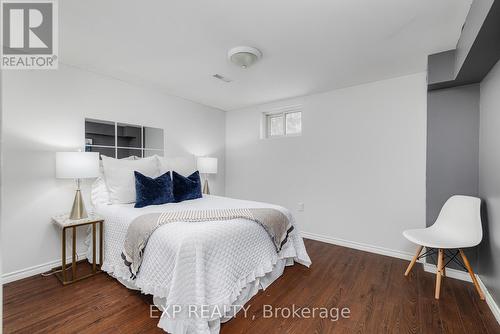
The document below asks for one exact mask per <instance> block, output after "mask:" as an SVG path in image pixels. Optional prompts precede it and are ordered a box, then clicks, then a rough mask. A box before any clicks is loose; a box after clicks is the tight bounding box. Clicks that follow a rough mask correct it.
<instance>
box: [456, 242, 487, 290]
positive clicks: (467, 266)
mask: <svg viewBox="0 0 500 334" xmlns="http://www.w3.org/2000/svg"><path fill="white" fill-rule="evenodd" d="M459 251H460V255H461V256H462V260H463V261H464V264H465V267H466V268H467V271H468V272H469V275H470V278H471V279H472V283H474V286H475V287H476V290H477V293H478V294H479V298H481V300H484V293H483V290H481V287H480V286H479V283H478V282H477V279H476V275H474V270H472V267H471V265H470V263H469V260H468V259H467V256H465V253H464V251H463V250H461V249H459Z"/></svg>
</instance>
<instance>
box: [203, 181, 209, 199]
mask: <svg viewBox="0 0 500 334" xmlns="http://www.w3.org/2000/svg"><path fill="white" fill-rule="evenodd" d="M203 193H204V194H205V195H210V188H209V187H208V180H207V179H205V182H204V183H203Z"/></svg>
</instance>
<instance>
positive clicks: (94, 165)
mask: <svg viewBox="0 0 500 334" xmlns="http://www.w3.org/2000/svg"><path fill="white" fill-rule="evenodd" d="M97 176H99V153H98V152H57V153H56V177H57V178H58V179H75V180H76V194H75V200H74V201H73V207H72V208H71V213H70V215H69V219H72V220H77V219H84V218H87V217H88V216H87V211H86V210H85V204H84V203H83V198H82V194H81V191H80V180H81V179H88V178H94V177H97Z"/></svg>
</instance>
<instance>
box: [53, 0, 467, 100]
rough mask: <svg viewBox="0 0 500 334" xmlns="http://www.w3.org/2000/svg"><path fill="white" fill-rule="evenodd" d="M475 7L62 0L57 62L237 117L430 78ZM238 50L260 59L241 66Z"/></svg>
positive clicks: (337, 0) (384, 1) (336, 0)
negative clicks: (310, 97)
mask: <svg viewBox="0 0 500 334" xmlns="http://www.w3.org/2000/svg"><path fill="white" fill-rule="evenodd" d="M471 2H472V0H376V1H375V0H324V1H322V0H301V1H299V0H253V1H248V0H247V1H241V0H225V1H224V0H208V1H207V0H177V1H173V0H156V1H153V0H147V1H146V0H141V1H124V0H105V1H103V0H85V1H82V0H64V1H59V10H60V19H59V30H60V36H61V37H60V38H61V39H60V42H59V46H60V55H61V56H60V60H61V62H63V63H65V64H69V65H74V66H78V67H80V68H84V69H88V70H92V71H95V72H99V73H103V74H106V75H110V76H113V77H116V78H119V79H122V80H126V81H131V82H134V83H138V84H141V85H147V86H151V87H155V88H158V89H161V90H162V91H164V92H167V93H170V94H173V95H177V96H180V97H183V98H186V99H189V100H193V101H196V102H199V103H202V104H206V105H210V106H213V107H217V108H220V109H223V110H234V109H238V108H242V107H246V106H250V105H255V104H261V103H265V102H269V101H274V100H279V99H284V98H289V97H294V96H300V95H307V94H311V93H316V92H323V91H328V90H331V89H334V88H340V87H346V86H351V85H356V84H360V83H365V82H369V81H375V80H380V79H385V78H390V77H395V76H400V75H404V74H410V73H415V72H419V71H424V70H425V68H426V56H427V55H428V54H432V53H436V52H440V51H445V50H449V49H452V48H454V47H455V45H456V43H457V40H458V37H459V35H460V30H461V27H462V24H463V23H464V21H465V16H466V14H467V12H468V10H469V7H470V3H471ZM238 45H249V46H255V47H257V48H259V49H260V50H261V51H262V52H263V54H264V56H263V59H262V60H261V61H260V62H259V63H257V64H256V65H254V66H253V67H251V68H249V69H247V70H244V69H240V68H238V67H236V66H235V65H233V64H231V63H229V62H228V61H227V58H226V53H227V50H228V49H230V48H231V47H234V46H238ZM215 73H219V74H221V75H224V76H226V77H229V78H231V79H232V80H233V82H231V83H225V82H222V81H220V80H217V79H215V78H213V77H212V75H213V74H215Z"/></svg>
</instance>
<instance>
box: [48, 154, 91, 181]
mask: <svg viewBox="0 0 500 334" xmlns="http://www.w3.org/2000/svg"><path fill="white" fill-rule="evenodd" d="M97 176H99V153H98V152H57V153H56V177H57V178H59V179H87V178H93V177H97Z"/></svg>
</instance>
